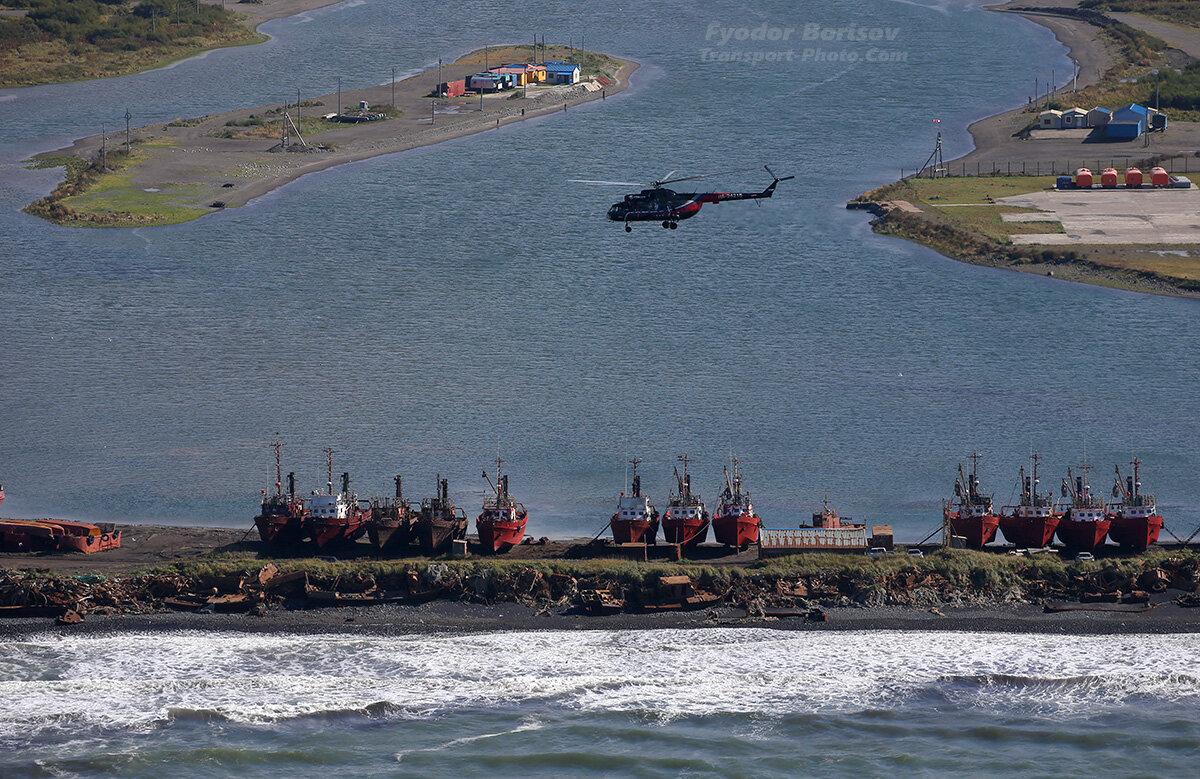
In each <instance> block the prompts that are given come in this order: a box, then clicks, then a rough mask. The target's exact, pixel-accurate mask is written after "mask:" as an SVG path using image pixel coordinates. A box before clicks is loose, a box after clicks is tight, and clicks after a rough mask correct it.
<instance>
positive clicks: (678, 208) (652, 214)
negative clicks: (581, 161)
mask: <svg viewBox="0 0 1200 779" xmlns="http://www.w3.org/2000/svg"><path fill="white" fill-rule="evenodd" d="M763 169H764V170H765V171H766V172H767V173H768V174H769V175H770V176H771V183H770V184H768V185H767V188H766V189H764V190H763V191H762V192H676V191H675V190H673V189H664V186H665V185H667V184H676V183H678V182H680V181H692V180H693V179H702V178H710V177H712V176H723V175H726V174H725V173H709V174H705V175H701V176H685V177H683V178H677V179H673V178H671V176H672V175H673V174H674V173H675V171H671V172H670V173H668V174H667V175H665V176H663V178H662V180H660V181H655V182H652V183H651V184H650V187H651V188H650V189H643V190H642V191H641V192H638V193H634V194H629V195H626V196H625V198H624V200H622V201H621V202H619V203H613V205H612V207H611V208H609V209H608V218H609V219H611V220H612V221H614V222H624V223H625V232H627V233H630V232H633V227H632V226H631V225H630V224H629V223H630V222H658V221H661V222H662V226H663V228H664V229H666V228H669V229H671V230H674V229H676V228H678V227H679V220H681V219H691V218H692V217H693V216H695V215H696V214H698V213H699V212H700V208H701V206H703V205H704V204H705V203H721V202H724V201H726V200H759V199H761V198H767V197H771V196H772V195H774V194H775V187H776V186H777V185H778V184H779V182H781V181H787V180H789V179H794V178H795V176H784V177H782V178H781V177H779V176H776V175H775V174H774V173H773V172H772V171H771V169H770V168H769V167H767V166H766V165H763ZM728 172H729V173H737V172H739V171H728ZM576 181H579V180H578V179H576ZM582 183H590V184H622V183H624V182H607V181H604V182H599V181H585V182H582Z"/></svg>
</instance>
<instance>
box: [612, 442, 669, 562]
mask: <svg viewBox="0 0 1200 779" xmlns="http://www.w3.org/2000/svg"><path fill="white" fill-rule="evenodd" d="M641 462H642V460H641V458H639V457H635V458H633V459H632V460H630V461H629V463H630V464H631V465H632V466H633V482H632V484H631V488H630V494H628V495H626V494H625V493H624V492H622V493H621V498H620V500H618V501H617V511H616V513H615V514H613V515H612V519H610V520H609V522H608V524H609V526H610V527H611V528H612V534H613V541H614V542H616V543H618V544H654V543H657V537H658V509H656V508H654V506H653V505H651V504H650V498H648V497H646V496H645V495H643V494H642V477H641V476H639V475H638V472H637V469H638V465H639V464H641Z"/></svg>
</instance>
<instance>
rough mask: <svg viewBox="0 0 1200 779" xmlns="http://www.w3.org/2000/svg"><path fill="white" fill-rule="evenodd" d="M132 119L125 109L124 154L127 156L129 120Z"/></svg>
mask: <svg viewBox="0 0 1200 779" xmlns="http://www.w3.org/2000/svg"><path fill="white" fill-rule="evenodd" d="M132 118H133V114H131V113H129V109H128V108H126V109H125V153H126V154H129V150H130V145H129V120H130V119H132Z"/></svg>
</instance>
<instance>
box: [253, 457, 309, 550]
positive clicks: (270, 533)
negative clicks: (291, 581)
mask: <svg viewBox="0 0 1200 779" xmlns="http://www.w3.org/2000/svg"><path fill="white" fill-rule="evenodd" d="M271 446H272V447H274V449H275V494H274V495H269V494H267V491H266V490H263V498H262V508H261V509H259V512H258V516H257V517H255V518H254V526H255V527H256V528H258V537H259V538H261V539H262V540H263V543H265V544H270V545H272V546H291V545H293V544H298V543H299V542H300V541H302V540H304V537H305V535H306V530H305V528H304V522H305V520H306V519H308V508H307V507H306V506H305V505H304V500H303V499H302V498H299V497H297V496H296V474H295V473H289V474H288V491H287V494H286V495H285V494H284V492H283V462H282V459H281V457H280V453H281V452H282V450H283V444H281V443H280V442H279V441H275V442H273V443H272V444H271Z"/></svg>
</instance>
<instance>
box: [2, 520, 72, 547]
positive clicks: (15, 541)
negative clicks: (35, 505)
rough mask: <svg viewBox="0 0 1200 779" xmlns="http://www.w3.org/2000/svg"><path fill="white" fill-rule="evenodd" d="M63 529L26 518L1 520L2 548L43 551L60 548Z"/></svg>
mask: <svg viewBox="0 0 1200 779" xmlns="http://www.w3.org/2000/svg"><path fill="white" fill-rule="evenodd" d="M63 535H64V533H63V529H62V528H60V527H57V526H55V525H47V524H42V523H40V522H34V521H32V520H26V519H3V520H0V550H3V551H5V552H42V551H48V550H51V549H57V548H58V542H59V540H60V539H61V538H62V537H63Z"/></svg>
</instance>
